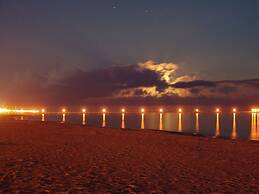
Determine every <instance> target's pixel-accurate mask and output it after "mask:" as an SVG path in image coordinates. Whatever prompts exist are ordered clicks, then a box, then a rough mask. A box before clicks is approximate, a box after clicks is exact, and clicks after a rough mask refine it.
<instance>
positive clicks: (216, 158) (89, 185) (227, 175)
mask: <svg viewBox="0 0 259 194" xmlns="http://www.w3.org/2000/svg"><path fill="white" fill-rule="evenodd" d="M0 191H1V193H2V192H6V193H8V192H9V193H13V192H22V191H23V192H25V193H40V192H43V193H48V192H50V193H54V192H60V193H80V192H81V193H87V192H89V193H141V192H142V193H152V192H153V193H259V143H258V142H251V141H250V142H249V141H232V140H224V139H212V138H206V137H192V136H184V135H177V134H171V133H166V132H159V131H150V130H125V129H124V130H122V129H97V128H88V127H81V126H74V125H69V124H60V123H50V122H46V123H41V122H32V121H30V122H29V121H4V120H3V121H1V122H0Z"/></svg>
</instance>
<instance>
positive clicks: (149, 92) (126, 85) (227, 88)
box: [1, 61, 259, 105]
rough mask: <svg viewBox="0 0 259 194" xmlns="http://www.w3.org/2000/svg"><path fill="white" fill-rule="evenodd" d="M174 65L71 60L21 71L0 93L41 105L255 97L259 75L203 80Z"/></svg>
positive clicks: (233, 100)
mask: <svg viewBox="0 0 259 194" xmlns="http://www.w3.org/2000/svg"><path fill="white" fill-rule="evenodd" d="M179 69H180V65H178V64H175V63H156V62H154V61H147V62H144V63H138V64H133V65H120V66H108V67H106V68H100V69H95V70H90V71H86V70H84V69H80V68H79V67H78V66H72V67H71V68H69V69H66V70H61V71H59V70H58V69H56V70H55V71H53V72H49V73H48V74H47V75H39V74H38V75H35V74H30V73H26V74H24V75H18V76H16V78H15V79H13V80H12V82H10V84H9V85H11V86H12V87H5V89H3V90H2V94H1V99H5V100H6V102H9V103H12V104H25V103H27V104H35V103H37V104H46V105H64V104H69V105H79V104H80V105H84V104H85V105H87V104H92V105H94V104H97V103H107V104H109V103H110V104H127V103H129V104H143V103H145V104H177V103H181V104H231V103H239V104H242V103H243V104H249V103H255V102H256V101H257V99H259V89H258V88H259V79H249V80H222V81H209V80H201V79H198V78H199V77H198V76H197V75H193V74H190V75H188V74H186V75H183V74H179ZM14 94H15V95H14ZM17 96H18V97H17Z"/></svg>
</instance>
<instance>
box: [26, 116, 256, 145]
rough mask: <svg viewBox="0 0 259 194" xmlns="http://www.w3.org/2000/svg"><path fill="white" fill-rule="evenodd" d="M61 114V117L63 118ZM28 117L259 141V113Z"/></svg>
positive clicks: (88, 124)
mask: <svg viewBox="0 0 259 194" xmlns="http://www.w3.org/2000/svg"><path fill="white" fill-rule="evenodd" d="M60 117H61V118H60ZM24 119H34V120H35V119H36V120H41V121H59V120H60V119H61V122H63V123H64V122H69V123H74V124H82V125H86V126H96V127H112V128H122V129H124V128H129V129H157V130H164V131H172V132H184V133H189V134H199V135H203V136H210V137H223V138H230V139H251V140H259V122H258V121H259V114H258V113H216V114H215V113H170V112H164V113H102V114H98V113H83V114H82V113H81V114H71V113H70V114H69V113H66V114H61V115H59V114H44V115H43V114H41V115H39V116H38V117H36V116H35V117H28V116H24Z"/></svg>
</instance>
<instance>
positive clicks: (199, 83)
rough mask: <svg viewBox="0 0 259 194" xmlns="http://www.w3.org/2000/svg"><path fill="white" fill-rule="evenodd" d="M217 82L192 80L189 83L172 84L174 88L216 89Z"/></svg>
mask: <svg viewBox="0 0 259 194" xmlns="http://www.w3.org/2000/svg"><path fill="white" fill-rule="evenodd" d="M216 86H217V82H213V81H205V80H194V81H190V82H177V83H175V84H172V85H171V87H174V88H194V87H216Z"/></svg>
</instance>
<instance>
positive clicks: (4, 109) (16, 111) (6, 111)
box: [0, 108, 40, 114]
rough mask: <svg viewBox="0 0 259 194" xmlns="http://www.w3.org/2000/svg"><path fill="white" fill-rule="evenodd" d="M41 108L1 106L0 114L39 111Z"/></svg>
mask: <svg viewBox="0 0 259 194" xmlns="http://www.w3.org/2000/svg"><path fill="white" fill-rule="evenodd" d="M39 112H40V111H39V110H36V109H35V110H34V109H31V110H30V109H8V108H0V114H1V113H2V114H5V113H6V114H11V113H39Z"/></svg>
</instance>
